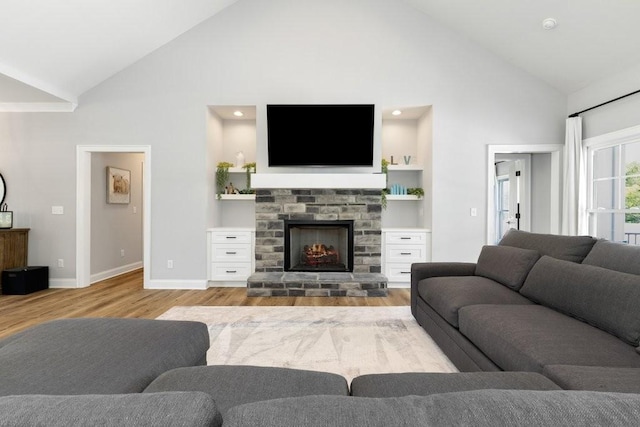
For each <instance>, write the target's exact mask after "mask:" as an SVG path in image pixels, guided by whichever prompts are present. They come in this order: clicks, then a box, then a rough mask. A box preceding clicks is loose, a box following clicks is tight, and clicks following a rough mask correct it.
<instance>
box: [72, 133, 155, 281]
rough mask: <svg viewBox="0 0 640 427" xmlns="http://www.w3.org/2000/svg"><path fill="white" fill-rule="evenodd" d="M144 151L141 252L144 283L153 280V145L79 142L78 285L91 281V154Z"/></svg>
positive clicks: (77, 202) (77, 204)
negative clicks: (151, 257) (151, 236)
mask: <svg viewBox="0 0 640 427" xmlns="http://www.w3.org/2000/svg"><path fill="white" fill-rule="evenodd" d="M92 153H141V154H143V157H144V160H143V164H144V168H143V173H142V174H143V179H142V194H143V195H142V234H143V243H142V246H143V248H142V252H143V256H142V258H143V263H142V264H143V271H144V273H143V287H145V288H146V287H147V285H148V284H149V281H150V271H151V270H150V267H151V264H150V255H149V254H150V244H151V238H150V234H151V233H150V232H151V221H150V217H151V212H150V210H151V146H148V145H127V146H123V145H79V146H77V149H76V180H77V182H76V287H78V288H83V287H88V286H90V284H91V251H90V249H89V248H91V154H92Z"/></svg>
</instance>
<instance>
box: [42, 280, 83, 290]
mask: <svg viewBox="0 0 640 427" xmlns="http://www.w3.org/2000/svg"><path fill="white" fill-rule="evenodd" d="M49 287H50V288H64V289H75V288H77V287H78V281H77V280H76V279H49Z"/></svg>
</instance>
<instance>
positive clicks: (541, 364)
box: [411, 230, 640, 393]
mask: <svg viewBox="0 0 640 427" xmlns="http://www.w3.org/2000/svg"><path fill="white" fill-rule="evenodd" d="M639 307H640V247H638V246H632V245H627V244H624V243H613V242H610V241H607V240H602V239H595V238H592V237H589V236H558V235H548V234H536V233H528V232H524V231H518V230H510V231H509V232H507V234H506V235H505V236H504V237H503V239H502V240H501V241H500V242H499V244H498V245H493V246H485V247H483V248H482V251H481V253H480V256H479V257H478V261H477V262H476V263H448V262H440V263H417V264H414V265H413V266H412V270H411V309H412V312H413V315H414V316H415V318H416V319H417V321H418V323H419V324H420V325H422V327H423V328H424V329H425V330H426V331H427V332H428V333H429V335H430V336H431V337H432V338H433V339H434V340H435V341H436V343H437V344H438V345H439V346H440V348H442V350H443V351H444V352H445V354H446V355H447V356H448V357H449V358H450V359H451V360H452V362H453V363H454V364H455V365H456V366H457V367H458V369H460V370H461V371H527V372H537V373H541V374H543V375H545V376H547V377H548V378H550V379H552V380H553V381H554V382H555V383H557V384H559V385H560V386H561V387H562V388H563V389H568V390H591V391H610V392H631V393H640V354H639V351H640V350H639V349H638V346H639V340H640V310H639Z"/></svg>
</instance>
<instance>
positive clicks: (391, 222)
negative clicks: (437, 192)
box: [207, 105, 432, 286]
mask: <svg viewBox="0 0 640 427" xmlns="http://www.w3.org/2000/svg"><path fill="white" fill-rule="evenodd" d="M395 109H399V110H401V111H402V114H401V115H399V116H394V115H392V114H391V112H392V111H393V110H395ZM207 110H208V116H207V147H208V153H207V154H208V160H209V162H208V164H209V168H210V173H209V176H210V177H211V178H210V179H211V182H210V183H209V185H208V188H209V191H210V195H209V209H208V210H209V215H208V216H209V227H210V229H209V231H208V232H207V233H208V236H209V239H210V240H211V242H210V243H209V245H208V247H209V251H210V256H209V258H208V264H209V280H210V281H215V282H216V285H217V284H218V283H226V282H231V283H233V282H234V281H235V282H236V283H237V282H239V281H241V280H244V279H241V278H243V277H244V276H247V277H248V275H247V274H246V273H247V270H245V269H246V268H249V269H253V268H254V267H253V264H248V262H253V249H251V251H252V252H251V257H250V258H251V260H250V261H243V263H241V264H237V263H235V261H236V260H233V259H224V258H225V257H227V255H229V256H228V257H230V258H233V257H231V255H236V254H226V251H227V249H229V248H228V247H227V248H226V249H225V248H223V247H221V246H218V245H219V244H222V242H216V241H215V240H213V238H214V236H217V238H222V237H221V236H224V232H225V230H226V231H232V230H234V229H235V230H236V231H240V230H244V232H247V229H254V228H255V196H254V195H253V194H223V195H221V196H220V197H218V196H217V195H216V185H215V168H216V165H217V163H218V162H221V161H225V162H229V163H233V164H234V167H232V168H231V169H230V170H229V172H230V181H231V182H232V183H233V185H234V187H236V188H238V189H244V188H246V186H247V185H246V181H247V176H246V170H245V169H243V168H242V166H243V165H241V164H237V161H236V155H237V153H238V152H239V151H242V153H243V156H244V162H245V163H253V162H258V160H257V149H256V148H257V139H258V138H257V134H258V128H260V129H266V124H264V125H263V126H258V124H257V120H256V110H257V108H256V106H255V105H219V106H214V105H212V106H209V107H208V109H207ZM235 111H242V112H243V114H244V115H243V116H242V117H236V116H234V115H233V113H234V112H235ZM381 115H382V121H381V129H380V132H379V133H378V135H380V137H381V146H382V158H384V159H386V160H388V161H391V157H393V164H390V165H389V166H388V173H387V187H388V188H390V187H391V186H392V185H394V184H397V185H400V186H403V187H406V188H422V189H423V190H424V196H423V197H416V196H412V195H391V194H389V195H387V196H386V207H385V208H384V209H383V212H382V224H381V225H382V228H383V229H384V230H396V231H394V232H393V233H398V232H400V233H401V232H402V230H405V231H406V232H408V233H409V232H410V233H414V234H412V236H414V237H415V239H418V240H415V239H412V241H411V243H408V242H407V241H406V240H405V239H401V240H402V241H401V242H393V240H394V236H396V234H391V235H389V236H387V235H386V234H387V233H386V232H383V239H382V240H383V248H382V249H383V255H382V264H383V265H382V269H383V272H384V273H385V274H386V275H387V276H388V278H389V281H390V283H395V284H398V285H400V286H402V285H407V286H408V283H409V282H408V280H407V278H406V275H407V265H408V264H407V262H408V261H409V256H407V255H402V254H404V253H405V252H407V251H409V252H411V253H412V254H415V258H412V259H415V260H418V261H429V260H430V259H431V238H430V236H431V234H430V232H429V231H428V230H429V229H430V227H431V186H432V183H431V164H432V160H431V151H432V150H431V147H432V136H431V135H432V131H431V121H432V107H431V106H417V107H408V108H383V109H382V111H381ZM264 142H265V143H266V141H264ZM258 166H260V165H258ZM213 230H217V231H216V234H214V231H213ZM218 232H222V233H223V234H222V235H221V234H217V233H218ZM415 233H418V234H417V235H416V234H415ZM425 233H426V234H425ZM389 239H391V240H392V241H389ZM225 240H226V239H223V241H225ZM232 240H233V239H232ZM405 243H407V244H410V245H412V246H410V247H408V248H405V249H403V248H402V247H401V246H398V245H403V244H405ZM220 248H222V249H220ZM237 249H238V251H237V252H238V253H240V252H242V251H244V249H241V248H237ZM219 250H221V251H223V252H222V253H220V252H218V251H219ZM389 251H390V252H389ZM398 251H400V252H398ZM229 252H234V250H229ZM225 254H226V255H225ZM412 256H413V255H412ZM221 257H222V258H221ZM398 257H400V258H398ZM232 261H233V262H232ZM236 267H238V268H236ZM251 272H253V271H252V270H251V271H250V272H249V274H250V273H251Z"/></svg>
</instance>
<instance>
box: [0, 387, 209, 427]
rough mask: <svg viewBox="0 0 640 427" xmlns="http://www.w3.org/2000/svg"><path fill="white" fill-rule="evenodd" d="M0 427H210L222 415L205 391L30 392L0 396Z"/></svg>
mask: <svg viewBox="0 0 640 427" xmlns="http://www.w3.org/2000/svg"><path fill="white" fill-rule="evenodd" d="M0 425H2V426H47V427H73V426H78V427H85V426H104V427H111V426H113V427H123V426H124V427H129V426H131V427H138V426H139V427H143V426H148V427H156V426H183V427H216V426H221V425H222V417H221V416H220V413H219V412H218V410H217V408H216V403H215V402H214V400H213V399H212V398H211V396H209V395H208V394H206V393H197V392H194V393H183V392H176V393H155V394H140V393H132V394H110V395H107V394H104V395H88V394H85V395H80V396H77V395H76V396H63V395H58V396H55V395H37V394H33V395H13V396H4V397H0Z"/></svg>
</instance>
